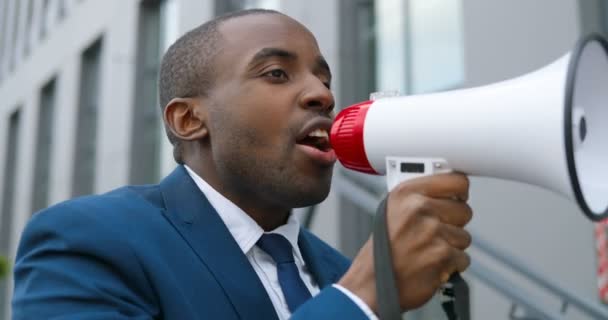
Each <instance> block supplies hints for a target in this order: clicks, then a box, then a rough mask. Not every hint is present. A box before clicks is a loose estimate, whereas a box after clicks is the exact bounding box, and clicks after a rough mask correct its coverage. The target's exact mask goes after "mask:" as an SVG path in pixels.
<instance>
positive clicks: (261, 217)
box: [185, 161, 291, 231]
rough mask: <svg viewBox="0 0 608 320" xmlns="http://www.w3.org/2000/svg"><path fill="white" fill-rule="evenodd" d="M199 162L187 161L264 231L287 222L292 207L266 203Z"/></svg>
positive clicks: (189, 165)
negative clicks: (228, 182) (220, 177)
mask: <svg viewBox="0 0 608 320" xmlns="http://www.w3.org/2000/svg"><path fill="white" fill-rule="evenodd" d="M199 163H203V162H201V161H186V162H185V164H186V165H187V166H188V167H190V169H192V171H194V172H195V173H196V174H197V175H198V176H199V177H201V178H202V179H203V180H205V182H207V183H208V184H209V185H210V186H211V187H213V189H215V190H216V191H217V192H219V193H220V194H221V195H222V196H224V197H225V198H226V199H228V200H230V201H231V202H232V203H234V204H235V205H236V206H238V207H239V208H241V210H243V211H244V212H245V213H246V214H247V215H248V216H250V217H251V218H252V219H253V220H254V221H255V222H256V223H257V224H258V225H259V226H260V227H261V228H262V229H264V231H272V230H274V229H276V228H278V227H280V226H282V225H284V224H285V223H287V219H288V218H289V214H290V212H291V209H290V208H285V207H282V206H278V205H273V204H268V203H264V202H263V201H261V199H259V198H257V197H255V196H252V195H253V193H252V192H248V191H246V190H243V189H239V188H231V187H230V185H227V184H226V183H225V181H222V180H221V179H219V177H218V176H217V175H216V174H213V172H215V171H214V170H208V169H207V168H205V166H203V165H200V164H199Z"/></svg>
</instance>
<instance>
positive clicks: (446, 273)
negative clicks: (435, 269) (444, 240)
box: [439, 249, 471, 283]
mask: <svg viewBox="0 0 608 320" xmlns="http://www.w3.org/2000/svg"><path fill="white" fill-rule="evenodd" d="M470 264H471V258H470V257H469V255H468V254H467V253H466V252H464V251H460V250H456V249H454V250H453V251H452V254H451V259H450V262H449V263H447V264H446V265H445V266H444V269H443V271H442V272H441V273H440V275H439V281H440V282H441V283H446V282H448V280H449V279H450V276H451V275H452V274H453V273H455V272H460V273H462V272H464V271H465V270H466V269H467V268H468V267H469V265H470Z"/></svg>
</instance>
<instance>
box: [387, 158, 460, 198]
mask: <svg viewBox="0 0 608 320" xmlns="http://www.w3.org/2000/svg"><path fill="white" fill-rule="evenodd" d="M448 172H452V169H451V168H450V167H449V165H448V162H447V161H446V160H445V159H441V158H414V157H386V186H387V188H388V190H389V191H390V190H393V188H395V187H396V186H397V185H398V184H399V183H401V182H403V181H406V180H410V179H414V178H417V177H421V176H428V175H431V174H437V173H448Z"/></svg>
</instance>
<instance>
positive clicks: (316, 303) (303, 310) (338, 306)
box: [291, 286, 369, 320]
mask: <svg viewBox="0 0 608 320" xmlns="http://www.w3.org/2000/svg"><path fill="white" fill-rule="evenodd" d="M291 319H292V320H305V319H315V320H331V319H352V320H368V319H369V317H368V316H367V315H366V314H365V313H364V312H363V310H361V308H360V307H359V306H358V305H357V304H356V303H355V302H354V301H353V300H352V299H350V298H349V297H348V296H346V295H345V294H344V293H342V292H341V291H340V290H339V289H337V288H335V287H334V286H327V287H326V288H324V289H323V290H321V292H320V293H319V294H318V295H316V296H315V297H314V298H313V299H310V300H308V301H307V302H306V303H304V304H303V305H301V306H300V307H299V308H298V309H297V310H296V312H295V313H293V314H292V315H291Z"/></svg>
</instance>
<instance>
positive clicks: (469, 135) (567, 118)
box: [330, 34, 608, 221]
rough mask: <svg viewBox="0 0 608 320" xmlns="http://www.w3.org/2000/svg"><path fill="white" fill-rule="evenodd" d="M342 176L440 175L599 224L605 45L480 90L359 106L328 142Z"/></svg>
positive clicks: (606, 142) (346, 113)
mask: <svg viewBox="0 0 608 320" xmlns="http://www.w3.org/2000/svg"><path fill="white" fill-rule="evenodd" d="M330 135H331V136H330V139H331V144H332V146H333V148H334V150H335V152H336V155H337V156H338V159H339V161H340V162H341V163H342V165H344V166H345V167H346V168H350V169H353V170H357V171H361V172H366V173H372V174H386V175H387V183H388V187H389V189H390V188H392V187H393V186H394V185H395V184H396V183H398V182H399V181H402V180H404V179H408V178H411V177H415V176H418V175H424V174H432V173H436V172H442V171H458V172H463V173H466V174H469V175H474V176H486V177H495V178H499V179H506V180H514V181H519V182H524V183H528V184H532V185H536V186H539V187H542V188H545V189H548V190H552V191H554V192H557V193H558V194H561V195H563V196H566V197H568V198H571V199H572V200H574V201H576V203H577V204H578V206H579V207H580V209H581V210H582V211H583V213H584V214H585V215H586V216H587V217H589V218H590V219H591V220H593V221H597V220H600V219H603V218H606V217H607V216H608V42H607V41H606V40H605V39H604V38H602V37H601V36H600V35H597V34H591V35H589V36H587V37H584V38H582V39H581V40H579V41H578V43H577V44H576V46H575V48H574V49H573V50H572V51H571V52H570V53H568V54H566V55H565V56H563V57H562V58H560V59H558V60H557V61H555V62H553V63H551V64H550V65H548V66H546V67H543V68H541V69H539V70H537V71H534V72H532V73H529V74H526V75H524V76H521V77H517V78H514V79H510V80H506V81H503V82H498V83H494V84H490V85H486V86H481V87H476V88H469V89H462V90H453V91H446V92H440V93H434V94H423V95H413V96H401V97H386V98H379V99H376V100H370V101H365V102H362V103H358V104H356V105H353V106H350V107H348V108H346V109H344V110H342V111H341V112H340V113H339V114H338V115H337V116H336V120H335V122H334V125H333V126H332V129H331V133H330Z"/></svg>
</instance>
